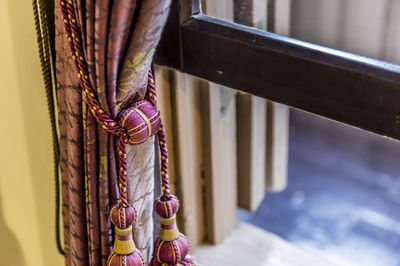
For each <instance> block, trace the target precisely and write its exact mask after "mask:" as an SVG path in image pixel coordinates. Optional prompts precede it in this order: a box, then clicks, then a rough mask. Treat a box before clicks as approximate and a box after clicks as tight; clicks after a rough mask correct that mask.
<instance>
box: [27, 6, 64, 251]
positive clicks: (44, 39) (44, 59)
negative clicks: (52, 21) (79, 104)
mask: <svg viewBox="0 0 400 266" xmlns="http://www.w3.org/2000/svg"><path fill="white" fill-rule="evenodd" d="M32 6H33V17H34V21H35V30H36V36H37V43H38V49H39V59H40V65H41V70H42V75H43V81H44V86H45V91H46V99H47V108H48V110H49V117H50V127H51V136H52V146H53V162H54V185H55V235H56V246H57V250H58V252H59V253H60V254H61V255H65V252H64V249H63V247H62V245H61V230H60V175H59V164H60V150H59V143H58V134H57V127H56V118H55V107H54V94H53V91H54V87H53V79H52V78H53V74H54V72H53V71H52V68H51V54H50V38H49V28H48V24H47V15H46V11H45V6H44V2H43V0H33V1H32Z"/></svg>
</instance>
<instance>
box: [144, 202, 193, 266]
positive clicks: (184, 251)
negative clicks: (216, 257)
mask: <svg viewBox="0 0 400 266" xmlns="http://www.w3.org/2000/svg"><path fill="white" fill-rule="evenodd" d="M178 209H179V200H178V198H177V197H175V196H173V195H169V199H164V198H163V197H162V196H161V197H159V198H158V199H156V201H155V202H154V210H155V211H156V212H157V214H158V215H159V216H160V223H161V229H160V233H159V235H158V237H157V238H156V240H155V243H154V254H153V259H152V261H151V266H170V265H171V266H172V265H179V266H194V265H196V263H195V262H194V260H193V258H192V256H190V255H189V250H190V243H189V240H188V239H187V238H186V236H184V235H183V234H181V233H180V232H179V229H178V226H177V224H176V213H177V211H178Z"/></svg>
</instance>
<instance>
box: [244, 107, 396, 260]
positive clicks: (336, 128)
mask: <svg viewBox="0 0 400 266" xmlns="http://www.w3.org/2000/svg"><path fill="white" fill-rule="evenodd" d="M290 130H291V133H290V149H289V185H288V187H287V189H286V190H285V191H283V192H281V193H276V194H272V193H266V197H265V199H264V201H263V202H262V204H261V206H260V207H259V208H258V210H257V211H256V212H255V213H252V214H251V213H248V212H245V211H243V210H239V217H240V218H241V219H242V220H245V221H248V222H250V223H252V224H254V225H257V226H259V227H262V228H264V229H266V230H268V231H271V232H273V233H275V234H277V235H279V236H281V237H282V238H284V239H286V240H288V241H289V242H292V243H294V244H296V245H298V246H301V247H303V248H305V249H309V250H313V251H315V250H316V251H318V252H319V253H320V254H322V255H323V256H325V257H327V258H331V259H333V260H336V261H337V260H340V261H342V262H344V263H347V264H349V265H363V266H372V265H373V266H395V265H400V252H399V251H400V142H395V141H392V140H389V139H386V138H383V137H380V136H377V135H373V134H370V133H367V132H364V131H361V130H358V129H355V128H352V127H349V126H344V125H341V124H338V123H335V122H332V121H329V120H326V119H322V118H319V117H315V116H311V115H309V114H306V113H302V112H299V111H292V113H291V128H290Z"/></svg>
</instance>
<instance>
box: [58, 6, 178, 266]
mask: <svg viewBox="0 0 400 266" xmlns="http://www.w3.org/2000/svg"><path fill="white" fill-rule="evenodd" d="M73 2H74V5H75V7H76V8H77V10H76V12H77V14H76V15H77V18H78V21H77V23H78V25H79V27H80V29H81V32H82V36H75V37H77V38H81V39H82V43H83V48H84V52H85V57H86V59H87V62H88V68H89V78H90V81H91V84H92V85H93V88H94V89H96V91H97V93H98V97H99V101H100V104H101V105H102V107H103V108H104V109H105V111H106V112H108V113H109V114H110V116H111V117H112V118H114V119H115V118H116V116H117V114H118V111H119V110H120V109H121V108H123V107H124V106H125V105H126V104H127V103H129V102H132V101H137V100H140V99H142V98H143V97H144V95H145V91H146V86H147V84H146V82H147V72H148V69H149V67H150V63H151V60H152V57H153V54H154V51H155V48H156V45H157V43H158V41H159V39H160V37H161V32H162V29H163V26H164V24H165V21H166V19H167V15H168V11H169V5H170V1H169V0H167V1H166V0H121V1H110V0H100V1H99V0H98V1H94V0H86V1H84V0H73ZM55 23H56V40H55V42H56V64H55V67H56V79H57V80H56V85H57V102H58V118H59V129H60V150H61V162H60V172H61V179H62V215H63V224H64V244H65V253H66V260H65V262H66V264H67V265H106V260H107V257H108V254H109V253H110V251H111V248H112V227H111V223H110V221H109V210H110V207H111V206H112V205H113V204H115V203H116V202H117V197H118V189H117V188H118V187H117V170H116V169H117V167H118V165H117V161H116V157H115V156H116V154H115V153H116V150H117V149H116V146H115V145H116V138H115V136H113V135H112V134H109V133H107V132H106V131H105V130H103V129H102V128H101V127H100V126H99V125H98V124H97V122H96V120H95V118H94V117H93V116H92V114H91V112H90V110H88V107H87V106H86V104H85V102H84V101H83V100H82V93H81V89H80V88H79V86H78V84H79V83H78V78H77V73H76V70H75V69H74V63H73V60H80V59H79V58H73V56H72V54H71V53H70V50H69V47H68V41H67V39H66V36H65V32H64V26H63V20H62V15H61V14H60V9H59V2H58V1H56V5H55ZM153 143H154V140H153V138H152V139H150V140H148V141H147V142H146V143H145V144H142V145H139V146H131V147H129V148H128V158H127V162H128V163H129V165H130V166H129V167H128V189H129V193H128V194H129V200H130V201H132V202H133V204H134V205H135V206H136V207H137V209H138V222H137V225H136V228H135V231H136V232H135V240H136V241H135V242H136V243H137V245H138V248H139V249H141V251H142V252H143V255H144V256H145V257H146V258H147V260H148V261H149V255H150V253H151V247H152V234H153V232H152V218H151V217H152V201H153V189H154V187H153V166H154V154H153V152H154V150H153V146H152V144H153Z"/></svg>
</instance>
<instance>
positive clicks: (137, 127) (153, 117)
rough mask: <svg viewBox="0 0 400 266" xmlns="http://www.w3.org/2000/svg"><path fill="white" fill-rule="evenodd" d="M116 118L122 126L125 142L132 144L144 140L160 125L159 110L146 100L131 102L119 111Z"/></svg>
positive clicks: (154, 132)
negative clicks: (125, 137)
mask: <svg viewBox="0 0 400 266" xmlns="http://www.w3.org/2000/svg"><path fill="white" fill-rule="evenodd" d="M117 120H118V123H119V124H120V125H121V126H122V127H123V128H124V130H123V132H124V133H123V134H126V136H127V143H129V144H132V145H135V144H140V143H143V142H145V141H146V140H147V139H148V138H150V137H151V136H153V135H154V134H156V133H157V132H158V130H159V128H160V125H161V117H160V112H159V111H157V109H156V107H155V106H154V105H153V104H152V103H150V102H149V101H147V100H142V101H138V102H134V103H132V104H131V105H130V106H129V107H128V108H126V109H123V110H122V111H120V113H119V114H118V117H117Z"/></svg>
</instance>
